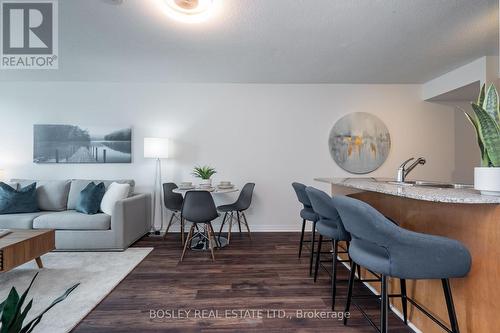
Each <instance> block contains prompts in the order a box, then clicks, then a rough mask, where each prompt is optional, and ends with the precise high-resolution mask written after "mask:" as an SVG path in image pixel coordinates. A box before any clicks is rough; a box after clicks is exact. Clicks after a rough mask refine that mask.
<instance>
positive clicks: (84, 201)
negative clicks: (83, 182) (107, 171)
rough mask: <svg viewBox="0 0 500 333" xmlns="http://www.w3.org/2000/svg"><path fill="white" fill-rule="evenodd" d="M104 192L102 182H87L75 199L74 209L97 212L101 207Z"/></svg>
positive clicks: (89, 212)
mask: <svg viewBox="0 0 500 333" xmlns="http://www.w3.org/2000/svg"><path fill="white" fill-rule="evenodd" d="M105 192H106V187H105V186H104V183H99V184H97V185H96V184H95V183H94V182H92V183H89V184H88V185H87V186H86V187H85V188H84V189H83V190H82V191H81V192H80V196H79V197H78V200H77V201H76V211H77V212H80V213H84V214H97V212H98V211H99V207H101V201H102V197H103V196H104V193H105Z"/></svg>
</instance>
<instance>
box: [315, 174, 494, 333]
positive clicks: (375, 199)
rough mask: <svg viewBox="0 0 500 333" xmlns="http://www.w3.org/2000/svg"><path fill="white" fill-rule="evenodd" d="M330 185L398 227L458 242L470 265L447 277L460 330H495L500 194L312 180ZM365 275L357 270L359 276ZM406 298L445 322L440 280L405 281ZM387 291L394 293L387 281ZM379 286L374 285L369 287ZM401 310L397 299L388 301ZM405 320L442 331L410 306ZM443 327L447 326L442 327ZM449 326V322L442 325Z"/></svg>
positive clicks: (378, 181) (362, 180) (350, 180)
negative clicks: (459, 276)
mask: <svg viewBox="0 0 500 333" xmlns="http://www.w3.org/2000/svg"><path fill="white" fill-rule="evenodd" d="M315 180H316V181H319V182H324V183H328V184H331V191H332V195H349V196H352V197H354V198H357V199H359V200H362V201H364V202H367V203H368V204H370V205H372V206H373V207H375V208H376V209H378V210H379V211H380V212H382V213H383V214H384V215H386V216H388V217H389V218H391V219H393V220H395V221H396V222H397V223H398V224H399V225H400V226H401V227H403V228H406V229H409V230H412V231H416V232H422V233H426V234H433V235H439V236H445V237H449V238H453V239H456V240H459V241H461V242H462V243H464V244H465V246H467V248H468V249H469V251H470V253H471V255H472V268H471V271H470V273H469V275H468V276H467V277H465V278H462V279H451V286H452V292H453V299H454V302H455V308H456V312H457V316H458V321H459V325H460V331H461V332H469V333H478V332H481V333H483V332H498V330H499V329H500V287H499V285H498V283H499V279H500V243H499V242H500V197H494V196H483V195H480V194H479V193H478V192H477V191H475V190H474V189H472V188H440V187H431V186H408V185H400V184H396V183H394V182H391V181H389V180H386V179H375V178H317V179H315ZM369 275H370V273H368V272H366V271H364V270H363V271H362V276H363V277H369ZM407 284H408V286H407V293H408V297H411V298H412V299H413V300H415V301H416V302H417V303H418V304H420V305H421V306H422V307H424V308H425V309H426V310H427V311H429V312H430V313H432V314H433V315H434V316H435V317H437V318H439V319H440V320H441V321H442V322H444V323H446V324H448V323H449V320H448V312H447V310H446V304H445V298H444V295H443V290H442V286H441V281H440V280H413V281H411V280H408V282H407ZM389 285H390V287H389V288H390V289H389V293H393V294H394V293H399V292H400V291H399V281H398V280H397V279H391V282H390V284H389ZM371 287H373V288H374V289H377V290H378V289H379V286H378V283H373V284H372V285H371ZM391 304H392V306H393V307H394V308H395V310H396V311H399V312H400V313H401V312H402V311H401V302H400V301H399V299H398V298H394V299H392V301H391ZM408 318H409V321H410V322H411V324H412V325H414V326H415V327H416V328H417V329H419V330H420V331H422V332H426V333H427V332H436V333H437V332H443V330H442V329H441V328H440V327H439V326H438V325H437V324H436V323H434V322H433V321H432V320H431V319H429V318H428V317H427V316H425V315H424V314H423V313H422V312H420V311H419V310H418V309H417V308H416V307H414V306H412V305H411V304H408ZM447 326H448V325H447ZM448 327H449V326H448Z"/></svg>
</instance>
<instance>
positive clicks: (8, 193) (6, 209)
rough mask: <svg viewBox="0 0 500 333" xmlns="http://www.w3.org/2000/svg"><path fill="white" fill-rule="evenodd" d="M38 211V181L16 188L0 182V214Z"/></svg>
mask: <svg viewBox="0 0 500 333" xmlns="http://www.w3.org/2000/svg"><path fill="white" fill-rule="evenodd" d="M37 211H38V204H37V201H36V183H33V184H31V185H28V186H25V187H23V188H21V189H19V190H16V189H14V188H12V187H11V186H9V185H7V184H5V183H3V182H0V214H15V213H33V212H37Z"/></svg>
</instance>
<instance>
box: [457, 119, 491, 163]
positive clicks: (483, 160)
mask: <svg viewBox="0 0 500 333" xmlns="http://www.w3.org/2000/svg"><path fill="white" fill-rule="evenodd" d="M462 111H463V112H464V114H465V116H466V117H467V119H469V121H470V123H471V124H472V125H473V126H474V129H475V130H476V136H477V143H478V145H479V149H480V150H481V165H482V166H484V167H488V166H490V159H489V157H488V154H487V153H486V150H485V149H484V145H483V142H482V140H481V129H480V127H479V124H478V123H477V120H476V119H474V118H472V116H471V115H470V114H468V113H467V112H465V111H464V110H462Z"/></svg>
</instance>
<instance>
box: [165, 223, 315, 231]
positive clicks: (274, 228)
mask: <svg viewBox="0 0 500 333" xmlns="http://www.w3.org/2000/svg"><path fill="white" fill-rule="evenodd" d="M157 227H159V225H157ZM213 227H214V230H215V231H219V228H220V224H218V223H213ZM242 227H243V226H242ZM166 228H167V226H166V225H165V224H164V225H163V229H162V231H165V229H166ZM301 228H302V225H299V226H292V225H288V226H287V225H281V224H275V225H272V224H271V225H251V224H250V231H251V232H301V230H302V229H301ZM226 229H227V227H224V230H226ZM309 229H310V227H309ZM233 230H234V225H233ZM245 230H246V229H245ZM307 231H311V230H307ZM169 232H180V227H179V224H178V223H176V224H175V225H173V226H172V227H170V230H169Z"/></svg>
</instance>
